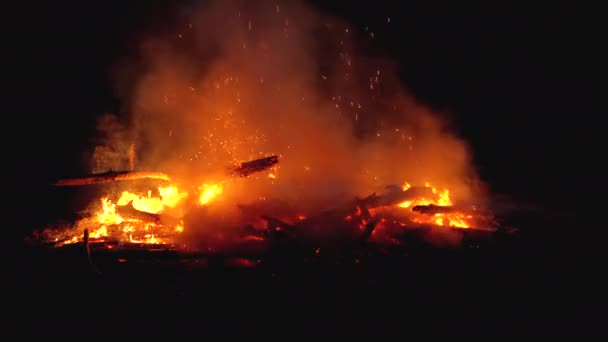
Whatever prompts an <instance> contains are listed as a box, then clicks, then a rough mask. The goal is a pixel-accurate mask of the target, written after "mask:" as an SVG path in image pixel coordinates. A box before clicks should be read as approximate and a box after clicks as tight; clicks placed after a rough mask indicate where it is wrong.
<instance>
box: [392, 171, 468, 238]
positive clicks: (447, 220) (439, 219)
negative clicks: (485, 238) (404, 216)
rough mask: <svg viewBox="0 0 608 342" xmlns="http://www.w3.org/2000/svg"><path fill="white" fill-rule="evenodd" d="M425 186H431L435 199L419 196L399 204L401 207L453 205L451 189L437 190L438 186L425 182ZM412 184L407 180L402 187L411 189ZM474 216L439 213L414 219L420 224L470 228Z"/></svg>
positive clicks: (418, 216) (417, 216) (404, 189)
mask: <svg viewBox="0 0 608 342" xmlns="http://www.w3.org/2000/svg"><path fill="white" fill-rule="evenodd" d="M424 186H425V187H426V188H430V189H431V192H432V193H433V195H435V196H436V198H435V199H429V198H424V197H422V198H417V199H415V200H410V201H403V202H401V203H399V204H397V207H399V208H412V207H414V206H417V205H431V204H432V205H437V206H442V207H450V206H452V205H453V203H452V199H451V198H450V190H448V189H444V190H443V191H439V190H437V188H435V187H433V186H432V185H431V183H429V182H425V183H424ZM411 187H412V186H411V185H410V184H409V183H407V182H405V183H404V185H403V187H402V189H403V191H406V190H408V189H410V188H411ZM472 218H473V217H472V216H471V215H466V214H462V213H457V212H456V213H437V214H434V215H433V216H428V215H415V217H414V218H413V219H412V221H414V222H416V223H420V224H434V225H437V226H442V227H454V228H470V227H471V224H470V222H469V221H470V220H471V219H472Z"/></svg>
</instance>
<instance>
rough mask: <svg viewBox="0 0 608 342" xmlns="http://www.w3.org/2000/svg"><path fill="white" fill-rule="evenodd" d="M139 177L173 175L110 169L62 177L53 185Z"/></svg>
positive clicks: (156, 177) (97, 182)
mask: <svg viewBox="0 0 608 342" xmlns="http://www.w3.org/2000/svg"><path fill="white" fill-rule="evenodd" d="M137 179H156V180H163V181H171V177H169V176H168V175H166V174H164V173H162V172H146V171H108V172H105V173H99V174H93V175H90V176H87V177H80V178H68V179H60V180H58V181H56V182H54V183H51V185H54V186H81V185H91V184H99V183H110V182H117V181H127V180H137Z"/></svg>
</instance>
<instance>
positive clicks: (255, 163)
mask: <svg viewBox="0 0 608 342" xmlns="http://www.w3.org/2000/svg"><path fill="white" fill-rule="evenodd" d="M278 162H279V156H270V157H266V158H260V159H256V160H252V161H248V162H244V163H241V164H240V165H239V166H237V167H236V168H234V169H232V170H231V172H230V173H231V174H232V175H233V176H238V177H247V176H249V175H250V174H252V173H256V172H260V171H264V170H266V169H269V168H271V167H272V166H274V165H276V164H278Z"/></svg>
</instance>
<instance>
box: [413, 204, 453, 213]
mask: <svg viewBox="0 0 608 342" xmlns="http://www.w3.org/2000/svg"><path fill="white" fill-rule="evenodd" d="M412 210H413V211H415V212H417V213H420V214H427V215H435V214H447V213H452V212H455V211H456V209H455V208H454V207H453V206H441V205H434V204H429V205H417V206H414V207H413V208H412Z"/></svg>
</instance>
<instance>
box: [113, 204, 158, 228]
mask: <svg viewBox="0 0 608 342" xmlns="http://www.w3.org/2000/svg"><path fill="white" fill-rule="evenodd" d="M116 213H117V214H118V215H120V216H122V217H124V218H131V219H136V220H141V221H144V222H152V223H160V221H161V217H160V215H159V214H153V213H149V212H146V211H141V210H137V209H135V207H133V201H131V202H129V203H128V204H127V205H121V206H116Z"/></svg>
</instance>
